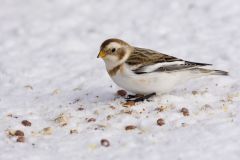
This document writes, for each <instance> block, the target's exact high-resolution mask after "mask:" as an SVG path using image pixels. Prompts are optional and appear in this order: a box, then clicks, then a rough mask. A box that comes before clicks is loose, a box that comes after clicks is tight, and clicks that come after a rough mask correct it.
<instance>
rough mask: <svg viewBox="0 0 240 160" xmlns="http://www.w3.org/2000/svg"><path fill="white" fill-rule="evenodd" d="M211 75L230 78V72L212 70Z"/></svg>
mask: <svg viewBox="0 0 240 160" xmlns="http://www.w3.org/2000/svg"><path fill="white" fill-rule="evenodd" d="M211 75H221V76H228V75H229V74H228V72H226V71H221V70H212V72H211Z"/></svg>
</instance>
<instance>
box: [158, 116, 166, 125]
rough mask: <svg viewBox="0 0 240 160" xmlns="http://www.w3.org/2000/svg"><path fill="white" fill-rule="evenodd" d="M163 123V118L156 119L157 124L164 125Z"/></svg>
mask: <svg viewBox="0 0 240 160" xmlns="http://www.w3.org/2000/svg"><path fill="white" fill-rule="evenodd" d="M164 124H165V121H164V119H162V118H159V119H158V120H157V125H159V126H162V125H164Z"/></svg>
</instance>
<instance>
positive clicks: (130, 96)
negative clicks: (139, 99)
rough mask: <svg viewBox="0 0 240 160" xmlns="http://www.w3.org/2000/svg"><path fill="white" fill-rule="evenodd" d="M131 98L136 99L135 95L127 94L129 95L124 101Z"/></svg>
mask: <svg viewBox="0 0 240 160" xmlns="http://www.w3.org/2000/svg"><path fill="white" fill-rule="evenodd" d="M132 98H136V95H132V94H129V95H127V98H125V99H126V100H129V99H132Z"/></svg>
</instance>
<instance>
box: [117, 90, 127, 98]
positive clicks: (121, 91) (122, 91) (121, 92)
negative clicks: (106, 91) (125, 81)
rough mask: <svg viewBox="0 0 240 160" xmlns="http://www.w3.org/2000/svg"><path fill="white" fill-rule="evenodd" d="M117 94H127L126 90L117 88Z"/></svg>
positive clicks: (123, 95)
mask: <svg viewBox="0 0 240 160" xmlns="http://www.w3.org/2000/svg"><path fill="white" fill-rule="evenodd" d="M117 94H118V95H119V96H122V97H125V96H126V95H127V92H126V91H125V90H118V91H117Z"/></svg>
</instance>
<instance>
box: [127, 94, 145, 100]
mask: <svg viewBox="0 0 240 160" xmlns="http://www.w3.org/2000/svg"><path fill="white" fill-rule="evenodd" d="M143 96H144V95H141V94H135V95H132V94H129V95H127V97H126V98H125V100H127V101H131V99H134V98H135V99H136V98H139V97H143Z"/></svg>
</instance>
